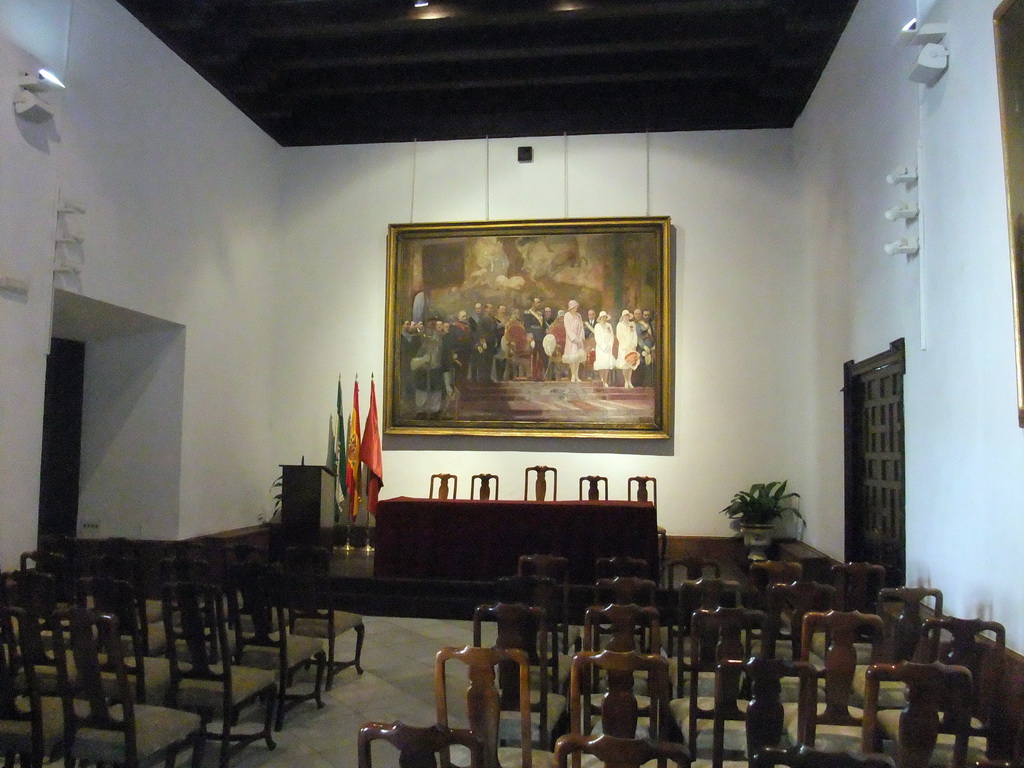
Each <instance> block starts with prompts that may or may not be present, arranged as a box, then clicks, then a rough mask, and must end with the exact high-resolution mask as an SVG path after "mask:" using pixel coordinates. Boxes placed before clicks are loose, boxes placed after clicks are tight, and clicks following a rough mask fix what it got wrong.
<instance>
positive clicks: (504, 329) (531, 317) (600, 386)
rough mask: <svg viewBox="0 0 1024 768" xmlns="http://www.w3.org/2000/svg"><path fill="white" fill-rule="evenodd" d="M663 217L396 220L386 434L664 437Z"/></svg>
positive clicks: (667, 338)
mask: <svg viewBox="0 0 1024 768" xmlns="http://www.w3.org/2000/svg"><path fill="white" fill-rule="evenodd" d="M671 232H672V229H671V224H670V221H669V219H668V218H667V217H644V218H608V219H559V220H553V221H504V222H474V223H464V224H392V225H391V227H390V229H389V232H388V280H387V292H388V293H387V310H386V340H385V344H386V346H385V366H384V367H385V381H386V385H385V388H384V421H385V426H384V429H385V432H386V433H387V434H406V435H409V434H419V435H460V434H461V435H506V436H513V435H514V436H523V435H527V436H545V437H550V436H557V437H623V438H667V437H668V436H669V435H670V434H671V428H672V393H671V389H672V386H671V385H672V372H673V367H672V327H673V323H672V286H671V282H672V279H671V278H672V269H671V256H670V254H671Z"/></svg>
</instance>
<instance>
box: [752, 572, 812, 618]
mask: <svg viewBox="0 0 1024 768" xmlns="http://www.w3.org/2000/svg"><path fill="white" fill-rule="evenodd" d="M803 577H804V567H803V565H801V564H800V563H799V562H796V561H792V560H758V561H756V562H753V563H751V564H750V570H749V571H748V572H747V580H748V582H749V584H750V592H749V593H748V602H749V607H751V608H759V609H762V610H763V609H764V608H765V607H766V605H767V599H768V585H769V584H791V583H792V582H794V581H801V580H802V579H803Z"/></svg>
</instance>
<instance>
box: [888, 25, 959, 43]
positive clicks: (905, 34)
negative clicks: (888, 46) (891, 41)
mask: <svg viewBox="0 0 1024 768" xmlns="http://www.w3.org/2000/svg"><path fill="white" fill-rule="evenodd" d="M947 32H949V24H947V23H945V22H932V23H931V24H918V23H917V19H911V20H910V21H908V22H907V23H906V24H904V25H903V29H901V30H900V32H899V34H898V35H896V42H897V43H899V44H900V45H927V44H928V43H941V42H942V38H944V37H945V36H946V33H947Z"/></svg>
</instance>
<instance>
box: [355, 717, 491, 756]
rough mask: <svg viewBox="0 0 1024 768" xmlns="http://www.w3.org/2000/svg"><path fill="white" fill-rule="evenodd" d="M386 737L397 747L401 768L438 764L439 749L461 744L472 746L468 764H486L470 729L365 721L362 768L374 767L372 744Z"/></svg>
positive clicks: (362, 729)
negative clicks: (421, 726) (422, 726)
mask: <svg viewBox="0 0 1024 768" xmlns="http://www.w3.org/2000/svg"><path fill="white" fill-rule="evenodd" d="M378 740H380V741H386V742H387V743H388V744H391V745H392V746H393V747H394V748H395V749H397V750H398V753H399V757H398V766H399V768H437V756H438V753H441V754H442V757H443V755H444V753H445V752H447V750H448V748H449V747H453V746H456V745H460V746H463V747H465V748H466V749H468V750H469V766H468V767H467V768H483V765H484V756H483V745H482V744H481V743H480V740H479V739H478V738H476V737H475V736H474V735H473V734H472V733H471V732H470V731H469V730H468V729H464V728H446V727H444V726H441V725H431V726H427V727H425V728H419V727H416V726H412V725H406V724H405V723H403V722H401V721H400V720H396V721H395V722H393V723H376V722H368V723H363V725H362V726H361V727H360V728H359V742H358V747H359V768H372V766H373V764H372V762H371V759H370V757H371V744H372V743H373V742H374V741H378Z"/></svg>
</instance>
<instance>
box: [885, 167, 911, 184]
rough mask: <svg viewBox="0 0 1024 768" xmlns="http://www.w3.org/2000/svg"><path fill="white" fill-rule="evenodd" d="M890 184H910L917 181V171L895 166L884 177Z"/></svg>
mask: <svg viewBox="0 0 1024 768" xmlns="http://www.w3.org/2000/svg"><path fill="white" fill-rule="evenodd" d="M885 180H886V181H887V182H889V183H890V184H910V183H911V182H913V181H917V169H916V168H911V167H909V166H906V165H897V166H896V167H895V168H893V169H892V171H890V172H889V173H888V174H886V176H885Z"/></svg>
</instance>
